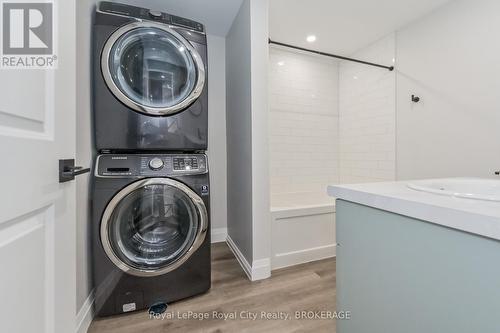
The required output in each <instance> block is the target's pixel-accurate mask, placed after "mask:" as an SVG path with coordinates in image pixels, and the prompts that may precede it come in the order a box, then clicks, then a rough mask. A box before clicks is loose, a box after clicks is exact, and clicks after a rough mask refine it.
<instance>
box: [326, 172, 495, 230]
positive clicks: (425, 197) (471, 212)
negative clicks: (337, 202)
mask: <svg viewBox="0 0 500 333" xmlns="http://www.w3.org/2000/svg"><path fill="white" fill-rule="evenodd" d="M408 183H409V181H400V182H385V183H369V184H355V185H331V186H328V194H329V195H330V196H332V197H335V198H337V199H342V200H346V201H351V202H355V203H359V204H362V205H365V206H369V207H374V208H378V209H382V210H385V211H389V212H393V213H396V214H401V215H405V216H409V217H412V218H416V219H420V220H424V221H428V222H432V223H435V224H439V225H443V226H446V227H450V228H454V229H458V230H462V231H466V232H470V233H474V234H477V235H481V236H485V237H489V238H493V239H496V240H500V203H499V202H492V201H481V200H473V199H464V198H456V197H450V196H441V195H436V194H432V193H426V192H420V191H415V190H412V189H410V188H408V187H407V184H408Z"/></svg>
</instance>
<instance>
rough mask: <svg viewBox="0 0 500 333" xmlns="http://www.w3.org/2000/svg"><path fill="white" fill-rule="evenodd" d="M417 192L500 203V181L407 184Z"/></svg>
mask: <svg viewBox="0 0 500 333" xmlns="http://www.w3.org/2000/svg"><path fill="white" fill-rule="evenodd" d="M407 186H408V187H409V188H411V189H412V190H416V191H422V192H428V193H432V194H439V195H447V196H452V197H458V198H467V199H475V200H484V201H497V202H500V180H495V179H482V178H444V179H429V180H416V181H413V182H411V183H409V184H407Z"/></svg>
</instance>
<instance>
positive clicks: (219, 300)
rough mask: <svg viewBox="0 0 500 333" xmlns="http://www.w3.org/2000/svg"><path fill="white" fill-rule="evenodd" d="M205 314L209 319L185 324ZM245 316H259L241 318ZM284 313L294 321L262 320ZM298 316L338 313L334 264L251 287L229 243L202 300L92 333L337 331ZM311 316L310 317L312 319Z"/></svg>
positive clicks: (281, 274) (218, 251) (101, 323)
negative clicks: (223, 316) (162, 315)
mask: <svg viewBox="0 0 500 333" xmlns="http://www.w3.org/2000/svg"><path fill="white" fill-rule="evenodd" d="M190 311H191V312H193V313H205V314H206V315H208V316H209V319H203V320H197V319H182V318H179V317H180V315H186V316H187V315H189V314H190ZM214 311H216V312H217V313H220V314H226V315H230V314H236V319H233V318H228V319H227V320H224V319H214V316H213V312H214ZM241 311H248V312H251V313H252V314H255V315H256V316H257V319H256V320H251V319H244V318H241V317H240V312H241ZM262 311H264V312H265V313H266V314H270V315H272V314H273V313H279V312H282V313H283V314H288V315H289V316H290V319H288V320H283V319H269V320H266V319H261V315H262ZM296 311H313V312H316V313H318V312H319V311H331V312H333V311H335V259H326V260H321V261H316V262H313V263H307V264H303V265H298V266H293V267H290V268H284V269H280V270H276V271H273V273H272V277H271V278H270V279H267V280H262V281H256V282H250V281H249V280H248V279H247V277H246V275H245V273H244V272H243V270H242V269H241V267H240V265H239V264H238V262H237V260H236V258H235V257H234V255H233V254H232V252H231V251H230V250H229V248H228V247H227V245H226V244H225V243H217V244H213V245H212V288H211V290H210V291H209V292H208V293H206V294H203V295H201V296H196V297H193V298H190V299H187V300H183V301H179V302H175V303H172V304H169V307H168V310H167V312H166V315H169V316H173V317H174V318H173V319H171V318H164V319H152V318H150V316H149V314H148V313H147V312H146V311H141V312H136V313H131V314H126V315H120V316H115V317H109V318H104V319H95V320H94V321H93V322H92V324H91V326H90V329H89V331H88V332H89V333H136V332H137V333H139V332H140V333H142V332H143V333H150V332H154V333H156V332H158V333H160V332H180V333H183V332H203V333H205V332H206V333H209V332H212V333H216V332H217V333H226V332H231V333H232V332H238V333H239V332H286V333H288V332H314V333H321V332H329V333H332V332H333V333H334V332H335V320H334V319H303V320H297V319H295V312H296ZM310 314H311V313H309V315H310Z"/></svg>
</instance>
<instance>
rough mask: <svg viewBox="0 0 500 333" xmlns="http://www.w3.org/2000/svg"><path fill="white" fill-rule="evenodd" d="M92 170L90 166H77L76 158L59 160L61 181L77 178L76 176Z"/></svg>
mask: <svg viewBox="0 0 500 333" xmlns="http://www.w3.org/2000/svg"><path fill="white" fill-rule="evenodd" d="M87 172H90V168H83V167H81V166H75V160H74V159H68V160H59V183H65V182H69V181H71V180H73V179H75V176H78V175H83V174H84V173H87Z"/></svg>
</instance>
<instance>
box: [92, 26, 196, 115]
mask: <svg viewBox="0 0 500 333" xmlns="http://www.w3.org/2000/svg"><path fill="white" fill-rule="evenodd" d="M101 69H102V74H103V76H104V80H105V81H106V84H107V86H108V88H109V89H110V90H111V92H112V93H113V94H114V95H115V97H116V98H118V99H119V100H120V101H121V102H122V103H124V104H125V105H127V106H128V107H130V108H131V109H133V110H135V111H138V112H141V113H144V114H148V115H154V116H165V115H170V114H174V113H177V112H180V111H183V110H184V109H185V108H187V107H188V106H189V105H190V104H192V103H193V102H194V101H195V100H196V99H197V98H198V97H199V96H200V95H201V93H202V91H203V86H204V84H205V66H204V64H203V60H202V58H201V57H200V55H199V53H198V52H197V51H196V50H195V49H194V47H193V46H192V45H191V44H190V43H189V42H188V41H187V40H186V39H185V38H184V37H182V36H181V35H180V34H179V33H177V32H176V31H174V30H172V29H170V28H169V27H168V26H167V25H164V24H159V23H155V22H136V23H132V24H128V25H126V26H124V27H122V28H120V29H118V30H117V31H115V32H114V33H113V34H112V35H111V36H110V38H109V39H108V41H107V42H106V44H105V46H104V49H103V52H102V56H101Z"/></svg>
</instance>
